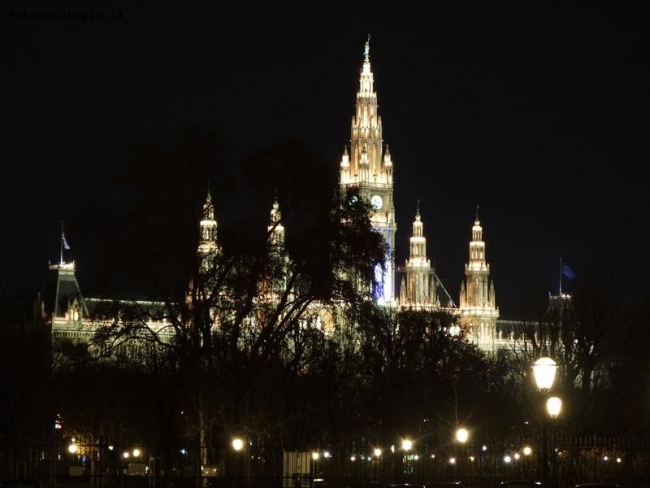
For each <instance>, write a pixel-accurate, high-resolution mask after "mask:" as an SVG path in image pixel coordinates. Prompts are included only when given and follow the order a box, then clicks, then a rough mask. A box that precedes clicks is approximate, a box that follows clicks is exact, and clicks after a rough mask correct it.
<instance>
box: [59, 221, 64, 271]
mask: <svg viewBox="0 0 650 488" xmlns="http://www.w3.org/2000/svg"><path fill="white" fill-rule="evenodd" d="M59 246H61V261H59V263H60V264H63V220H62V221H61V238H60V239H59Z"/></svg>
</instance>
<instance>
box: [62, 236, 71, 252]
mask: <svg viewBox="0 0 650 488" xmlns="http://www.w3.org/2000/svg"><path fill="white" fill-rule="evenodd" d="M61 244H63V249H65V250H66V251H69V250H70V245H69V244H68V241H66V240H65V235H64V234H61Z"/></svg>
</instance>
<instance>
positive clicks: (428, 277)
mask: <svg viewBox="0 0 650 488" xmlns="http://www.w3.org/2000/svg"><path fill="white" fill-rule="evenodd" d="M404 271H405V276H404V278H402V282H401V284H400V289H399V292H400V294H399V303H400V307H407V308H413V309H433V308H434V307H439V306H440V304H439V302H438V299H437V294H436V282H435V279H436V277H435V274H434V270H433V268H432V267H431V261H429V259H428V258H427V239H426V237H424V224H423V223H422V219H421V218H420V200H418V203H417V208H416V211H415V220H414V221H413V235H412V236H411V238H410V253H409V258H408V259H407V260H406V266H405V267H404Z"/></svg>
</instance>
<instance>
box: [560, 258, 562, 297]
mask: <svg viewBox="0 0 650 488" xmlns="http://www.w3.org/2000/svg"><path fill="white" fill-rule="evenodd" d="M560 296H562V258H560Z"/></svg>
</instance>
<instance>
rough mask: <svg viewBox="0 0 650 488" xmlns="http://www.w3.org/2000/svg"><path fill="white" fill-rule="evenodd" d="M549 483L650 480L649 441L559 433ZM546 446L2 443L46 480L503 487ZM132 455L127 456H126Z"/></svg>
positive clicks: (4, 463)
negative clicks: (203, 457)
mask: <svg viewBox="0 0 650 488" xmlns="http://www.w3.org/2000/svg"><path fill="white" fill-rule="evenodd" d="M547 448H548V449H549V451H550V455H549V456H548V461H549V466H548V473H550V477H549V485H550V486H549V488H572V487H573V486H574V485H575V484H576V483H578V482H592V481H605V480H610V481H616V482H619V483H623V484H625V485H626V487H648V484H647V483H648V480H650V439H647V438H632V437H598V436H591V437H556V438H555V439H554V440H553V445H549V446H547ZM540 450H541V446H540V444H539V441H538V440H536V439H531V438H520V437H517V438H508V439H502V440H500V442H492V443H486V444H468V445H462V446H461V445H454V446H449V445H447V446H432V445H423V446H418V445H417V443H416V444H415V445H414V447H413V448H412V449H411V450H409V451H403V450H400V449H393V450H390V449H387V450H384V451H382V452H375V451H374V450H372V449H370V448H369V449H367V450H365V449H363V450H360V449H359V448H354V449H352V448H342V449H341V448H340V449H337V450H334V449H332V450H328V449H323V448H320V449H312V448H302V447H301V448H290V447H283V446H259V445H251V444H248V445H246V446H245V447H244V449H242V450H241V451H239V452H235V451H234V450H233V449H232V448H229V447H226V446H224V447H223V448H221V449H219V448H211V449H208V450H207V451H205V452H208V458H209V459H208V462H207V463H206V464H201V463H200V462H199V453H200V452H201V450H199V449H191V448H186V449H175V450H173V452H162V453H161V452H159V451H154V450H153V449H152V448H151V447H150V446H140V448H139V452H137V456H136V455H134V451H133V450H132V449H126V448H122V447H120V446H105V445H101V444H92V445H83V444H82V445H78V446H77V450H76V451H75V452H70V451H69V450H68V446H62V445H51V444H48V445H41V444H33V445H11V446H8V445H6V443H5V444H4V445H2V446H0V477H1V478H2V479H7V478H21V479H38V480H40V481H41V482H42V483H43V485H44V486H45V487H49V486H61V487H78V488H84V487H110V488H112V487H119V488H154V487H155V488H172V486H173V487H174V488H354V487H364V488H367V487H369V486H370V485H373V486H374V485H379V486H384V485H386V484H389V483H396V482H409V483H416V484H423V483H426V482H429V481H452V480H459V481H461V482H463V484H464V485H465V486H466V487H469V488H473V487H477V488H483V487H485V488H495V487H497V486H498V485H499V482H500V481H503V480H507V479H531V480H540V479H541V476H540V474H541V461H542V456H541V455H540ZM127 455H128V456H127Z"/></svg>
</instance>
